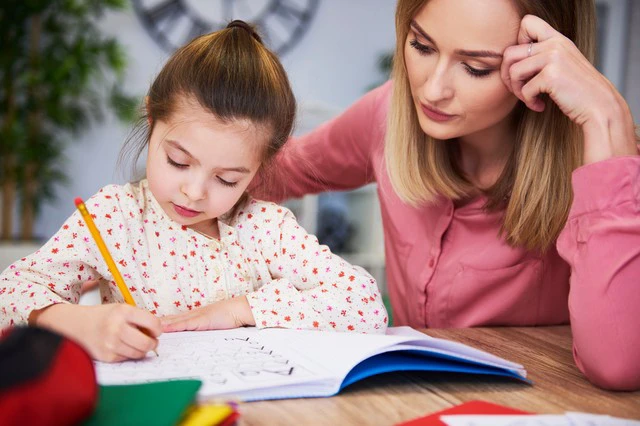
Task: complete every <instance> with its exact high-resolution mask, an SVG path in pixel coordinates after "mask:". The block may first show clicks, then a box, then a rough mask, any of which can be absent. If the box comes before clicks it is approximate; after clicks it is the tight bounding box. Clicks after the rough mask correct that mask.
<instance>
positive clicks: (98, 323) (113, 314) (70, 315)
mask: <svg viewBox="0 0 640 426" xmlns="http://www.w3.org/2000/svg"><path fill="white" fill-rule="evenodd" d="M29 322H30V323H31V324H35V325H38V326H42V327H47V328H50V329H53V330H55V331H57V332H59V333H61V334H64V335H66V336H68V337H70V338H72V339H74V340H76V341H78V342H79V343H80V344H82V346H84V348H85V349H86V350H87V351H88V352H89V354H90V355H91V356H92V358H94V359H96V360H98V361H104V362H118V361H124V360H126V359H140V358H144V357H145V356H146V354H147V352H149V351H151V350H154V349H155V348H156V347H157V346H158V340H157V337H158V336H159V335H160V334H162V329H161V326H160V319H159V318H157V317H155V316H154V315H152V314H151V313H149V312H147V311H145V310H143V309H140V308H137V307H134V306H129V305H127V304H124V303H112V304H107V305H98V306H80V305H70V304H63V303H58V304H55V305H51V306H48V307H46V308H44V309H40V310H38V311H34V312H33V313H32V315H31V317H30V321H29ZM141 328H143V329H145V330H147V331H148V333H149V334H150V335H146V334H145V333H143V332H142V331H141Z"/></svg>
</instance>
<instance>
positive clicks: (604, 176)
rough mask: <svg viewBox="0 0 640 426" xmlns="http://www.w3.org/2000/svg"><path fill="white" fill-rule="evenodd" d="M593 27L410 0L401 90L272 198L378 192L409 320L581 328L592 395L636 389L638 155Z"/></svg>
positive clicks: (349, 123)
mask: <svg viewBox="0 0 640 426" xmlns="http://www.w3.org/2000/svg"><path fill="white" fill-rule="evenodd" d="M594 14H595V11H594V4H593V1H592V0H571V1H562V2H558V1H556V0H535V1H534V0H483V1H479V0H455V1H452V0H431V1H424V0H399V1H398V5H397V11H396V31H397V45H396V52H395V58H396V60H395V63H394V70H393V77H394V78H393V81H391V82H388V83H387V84H385V85H383V86H382V87H380V88H378V89H376V90H374V91H372V92H371V93H369V94H367V95H366V96H364V97H363V98H362V99H361V100H359V101H358V102H357V103H356V104H354V105H353V106H352V107H351V108H349V109H348V110H347V111H346V112H345V113H343V114H342V115H341V116H339V117H338V118H336V119H335V120H333V121H331V122H329V123H327V124H325V125H323V126H321V127H320V128H318V129H317V130H316V131H314V132H312V133H311V134H309V135H306V136H304V137H302V138H300V139H298V140H295V141H294V142H293V143H292V144H291V145H290V147H289V149H288V150H287V151H286V152H285V153H284V155H283V156H282V157H281V158H280V160H279V161H280V163H279V166H280V167H281V170H282V171H283V173H282V178H281V179H280V182H279V184H281V185H282V188H283V190H284V192H281V191H280V189H279V188H276V187H275V186H273V187H270V190H269V192H270V193H269V196H270V198H273V199H275V198H279V197H298V196H302V195H304V194H306V193H315V192H320V191H325V190H342V189H351V188H356V187H359V186H361V185H364V184H366V183H369V182H373V181H375V182H377V184H378V195H379V198H380V204H381V209H382V217H383V225H384V235H385V245H386V247H385V253H386V262H387V278H388V288H389V294H390V297H391V302H392V306H393V313H394V320H395V322H396V324H398V325H411V326H413V327H470V326H483V325H484V326H490V325H508V326H533V325H552V324H566V323H569V322H570V323H571V327H572V331H573V338H574V354H575V361H576V364H577V365H578V367H579V368H580V369H581V370H582V371H583V373H584V374H585V375H586V377H587V378H588V379H589V380H590V381H592V382H593V383H594V384H596V385H598V386H601V387H604V388H609V389H619V390H625V389H626V390H628V389H638V388H640V362H639V361H640V332H638V330H640V315H637V314H636V312H637V310H638V308H640V288H639V285H638V283H639V281H640V214H639V209H640V186H639V185H640V183H639V182H640V156H638V151H637V146H636V135H635V130H634V124H633V119H632V116H631V113H630V111H629V108H628V106H627V104H626V102H625V101H624V99H623V98H622V97H621V95H620V94H619V93H618V92H617V91H616V90H615V88H614V87H613V85H612V84H611V83H610V82H609V81H607V79H606V78H605V77H603V76H602V75H601V74H600V73H599V72H598V71H596V69H595V68H594V67H593V66H592V65H591V63H590V60H591V59H592V58H593V51H594V34H595V24H594V20H595V17H594ZM262 195H264V194H262Z"/></svg>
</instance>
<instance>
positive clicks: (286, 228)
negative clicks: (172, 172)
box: [0, 180, 387, 332]
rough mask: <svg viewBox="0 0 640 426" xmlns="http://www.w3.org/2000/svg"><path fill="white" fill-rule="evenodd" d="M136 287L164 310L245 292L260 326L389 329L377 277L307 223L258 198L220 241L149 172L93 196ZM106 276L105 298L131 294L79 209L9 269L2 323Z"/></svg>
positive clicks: (157, 310)
mask: <svg viewBox="0 0 640 426" xmlns="http://www.w3.org/2000/svg"><path fill="white" fill-rule="evenodd" d="M85 204H86V205H87V208H88V210H89V212H90V213H91V215H92V217H93V219H94V221H95V223H96V226H97V227H98V229H99V230H100V233H101V235H102V238H103V239H104V241H105V243H106V245H107V247H108V249H109V251H110V252H111V255H112V256H113V258H114V261H115V262H116V264H117V266H118V268H119V270H120V273H121V274H122V276H123V277H124V280H125V282H126V283H127V285H128V286H129V290H130V292H131V295H132V296H133V298H134V299H135V301H136V304H137V305H138V306H140V307H143V308H145V309H148V310H149V311H150V312H151V313H153V314H155V315H158V316H164V315H170V314H176V313H179V312H183V311H186V310H190V309H195V308H198V307H200V306H204V305H206V304H209V303H213V302H215V301H218V300H223V299H227V298H230V297H237V296H240V295H246V296H247V299H248V301H249V305H250V306H251V311H252V313H253V316H254V317H255V320H256V325H257V326H258V327H261V328H263V327H286V328H296V329H320V330H338V331H356V332H384V330H385V329H386V327H387V313H386V311H385V308H384V305H383V304H382V300H381V297H380V293H379V291H378V288H377V285H376V282H375V280H374V279H373V278H372V277H371V276H370V275H369V274H368V273H366V272H365V270H364V269H362V268H360V267H356V266H352V265H350V264H348V263H347V262H346V261H344V260H343V259H341V258H340V257H338V256H336V255H334V254H332V253H331V251H330V250H329V248H328V247H326V246H322V245H320V244H319V243H318V240H317V239H316V238H315V237H314V236H312V235H309V234H307V232H305V230H304V229H303V228H301V227H300V226H299V225H298V223H297V221H296V219H295V217H294V215H293V214H292V213H291V212H290V211H289V210H288V209H286V208H284V207H281V206H278V205H276V204H273V203H270V202H265V201H258V200H254V199H249V200H248V201H247V202H246V203H245V204H244V205H243V206H242V207H241V208H239V209H238V210H237V213H236V214H235V215H234V216H233V217H231V218H229V219H228V220H222V219H219V221H218V223H219V228H220V240H214V239H210V238H208V237H206V236H204V235H202V234H199V233H197V232H195V231H193V230H192V229H190V228H187V227H184V226H181V225H179V224H177V223H176V222H174V221H173V220H172V219H170V218H169V217H168V216H167V215H166V213H165V212H164V211H163V210H162V208H161V207H160V205H159V204H158V202H157V201H156V200H155V198H154V197H153V195H152V194H151V191H150V190H149V188H148V185H147V182H146V180H143V181H141V182H138V183H135V184H127V185H124V186H119V185H109V186H106V187H104V188H103V189H101V190H100V192H98V193H97V194H96V195H94V196H93V197H91V198H90V199H89V200H88V201H87V202H86V203H85ZM96 278H102V279H103V281H101V285H100V295H101V299H102V302H103V303H112V302H123V298H122V295H121V294H120V292H119V291H118V288H117V286H116V284H115V282H114V281H113V277H112V275H111V273H110V272H109V269H108V268H107V266H106V263H105V262H104V260H103V258H102V256H101V255H100V252H99V250H98V247H97V246H96V244H95V242H94V241H93V239H92V237H91V235H90V233H89V231H88V229H87V227H86V226H85V223H84V221H83V219H82V217H81V216H80V214H79V213H78V212H75V213H74V214H73V215H72V216H71V217H70V218H69V219H67V221H66V222H65V223H64V225H63V226H62V228H61V229H60V230H59V231H58V232H57V233H56V234H55V235H54V236H53V237H52V238H51V239H50V240H49V241H48V242H47V243H46V244H45V245H44V246H43V247H42V248H41V249H40V250H38V251H37V252H35V253H34V254H32V255H30V256H28V257H26V258H23V259H21V260H19V261H17V262H15V263H14V264H12V265H11V266H10V267H9V268H7V269H6V270H5V271H4V272H3V273H2V274H1V275H0V313H1V317H0V327H5V326H10V325H13V324H21V323H26V321H27V319H28V317H29V314H30V313H31V311H33V310H35V309H41V308H43V307H46V306H48V305H51V304H52V303H66V302H67V303H77V302H78V300H79V298H80V288H81V285H82V283H83V282H84V281H87V280H90V279H96Z"/></svg>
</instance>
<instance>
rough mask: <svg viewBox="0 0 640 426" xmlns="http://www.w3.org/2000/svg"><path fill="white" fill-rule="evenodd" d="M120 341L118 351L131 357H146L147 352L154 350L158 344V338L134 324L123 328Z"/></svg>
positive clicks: (119, 353)
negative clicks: (150, 335)
mask: <svg viewBox="0 0 640 426" xmlns="http://www.w3.org/2000/svg"><path fill="white" fill-rule="evenodd" d="M119 343H120V344H119V345H118V349H117V350H116V353H117V354H118V355H121V356H126V357H127V358H130V359H138V358H144V356H145V355H146V354H147V352H149V351H151V350H154V349H155V348H156V346H157V345H158V341H157V340H156V339H154V338H151V337H149V336H147V335H146V334H144V333H143V332H142V331H141V330H139V329H138V328H137V327H135V326H133V325H132V326H129V327H124V328H123V329H122V331H121V333H120V342H119Z"/></svg>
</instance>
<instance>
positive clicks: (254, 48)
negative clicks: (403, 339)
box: [0, 21, 387, 361]
mask: <svg viewBox="0 0 640 426" xmlns="http://www.w3.org/2000/svg"><path fill="white" fill-rule="evenodd" d="M295 107H296V105H295V100H294V97H293V93H292V91H291V88H290V86H289V82H288V79H287V76H286V74H285V71H284V69H283V68H282V66H281V64H280V63H279V61H278V59H277V58H276V57H275V55H274V54H273V53H271V52H270V51H269V50H268V49H267V48H266V47H265V46H264V45H263V44H262V42H261V40H260V37H259V36H258V35H257V34H256V33H255V32H254V30H253V29H252V28H251V27H250V26H249V25H248V24H246V23H244V22H242V21H234V22H232V23H230V24H229V26H228V27H227V28H226V29H224V30H222V31H219V32H216V33H212V34H209V35H205V36H202V37H199V38H197V39H195V40H193V41H192V42H191V43H189V44H188V45H186V46H184V47H183V48H181V49H180V50H178V51H177V52H176V53H175V54H174V55H173V56H172V57H171V58H170V59H169V61H168V62H167V64H166V65H165V66H164V68H163V69H162V71H161V72H160V74H159V75H158V77H157V78H156V79H155V81H154V83H153V84H152V86H151V89H150V90H149V94H148V98H147V116H146V118H147V120H146V121H143V122H146V123H148V128H147V132H146V133H147V134H146V137H145V139H144V140H143V141H142V144H141V145H140V146H139V147H138V150H137V151H138V154H139V153H140V152H141V151H142V150H143V149H144V148H145V147H146V148H147V150H148V153H147V171H146V179H145V180H142V181H140V182H137V183H131V184H127V185H124V186H116V185H111V186H107V187H105V188H103V189H102V190H101V191H100V192H99V193H98V194H96V195H94V196H93V197H92V198H91V199H90V200H88V201H87V203H86V205H87V207H88V209H89V211H90V212H91V213H92V215H93V216H94V221H95V222H96V225H97V227H98V228H99V229H100V230H101V233H102V236H103V238H104V239H105V242H106V244H107V246H108V248H109V251H110V252H111V254H112V255H113V257H114V260H115V261H116V263H117V264H118V268H119V269H120V272H121V273H122V276H123V277H124V279H125V281H126V282H127V285H128V286H129V290H130V292H131V294H132V296H133V298H134V299H135V301H136V304H137V306H138V307H132V306H128V305H126V304H123V303H112V302H122V296H121V295H120V294H119V292H118V289H117V287H116V286H115V283H114V282H113V280H112V276H111V274H110V273H109V270H108V269H107V267H106V265H105V263H104V261H103V260H102V257H101V256H100V253H99V251H98V248H97V246H96V245H95V244H94V243H93V240H92V239H91V236H90V234H89V232H88V230H87V228H86V227H85V226H84V223H83V220H82V218H81V217H80V216H79V214H78V213H77V212H76V213H74V214H73V215H72V216H71V217H70V218H69V219H68V220H67V221H66V223H65V224H64V225H63V226H62V228H61V229H60V230H59V231H58V233H56V235H54V236H53V237H52V238H51V240H49V241H48V242H47V243H46V244H45V245H44V246H43V247H42V248H41V249H40V250H39V251H37V252H36V253H34V254H33V255H31V256H28V257H27V258H24V259H22V260H20V261H18V262H16V263H14V264H13V265H11V266H10V267H9V268H8V269H7V270H5V271H4V272H3V274H2V275H0V294H2V297H1V298H0V310H1V312H2V319H1V324H0V325H2V326H7V325H13V324H19V323H26V322H28V323H30V324H35V325H39V326H44V327H49V328H52V329H54V330H56V331H58V332H60V333H63V334H66V335H68V336H70V337H72V338H75V339H76V340H77V341H79V342H80V343H82V344H83V345H84V346H85V347H86V348H87V349H88V351H89V352H90V353H91V355H92V356H93V357H94V358H95V359H98V360H102V361H119V360H124V359H127V358H141V357H144V356H145V354H146V353H147V352H148V351H149V350H151V349H154V348H155V346H156V345H157V340H156V339H155V337H157V336H158V335H160V334H161V333H162V331H176V330H205V329H222V328H233V327H241V326H254V325H255V326H257V327H287V328H300V329H302V328H305V329H320V330H340V331H357V332H383V331H384V330H385V328H386V322H387V317H386V311H385V309H384V306H383V304H382V303H381V299H380V294H379V292H378V289H377V285H376V283H375V281H374V280H373V279H372V278H371V276H370V275H368V274H367V273H366V272H365V271H364V270H362V269H361V268H357V267H354V266H351V265H349V264H347V263H346V262H345V261H343V260H342V259H340V258H338V257H337V256H335V255H333V254H332V253H331V252H330V251H329V250H328V249H327V248H326V247H324V246H320V245H319V244H318V241H317V239H316V238H315V237H313V236H310V235H308V234H307V233H306V232H305V231H304V230H303V229H302V228H300V226H298V224H297V223H296V220H295V218H294V216H293V215H292V214H291V212H289V211H288V210H287V209H285V208H283V207H280V206H277V205H275V204H272V203H268V202H262V201H257V200H254V199H251V198H249V197H248V196H245V189H246V188H247V186H248V185H249V183H250V182H251V180H252V179H253V177H254V176H255V175H256V174H257V173H258V172H259V171H263V170H264V168H265V166H266V165H267V163H268V160H269V159H271V158H272V157H273V156H274V154H275V153H276V152H278V150H280V148H281V147H282V146H283V144H284V143H285V142H286V140H287V138H288V137H289V135H290V132H291V129H292V126H293V120H294V116H295ZM100 277H101V278H103V279H104V280H106V281H102V284H101V287H100V293H101V298H102V302H103V303H104V304H103V305H100V306H79V305H76V304H75V303H77V302H78V299H79V296H80V289H81V284H82V282H84V281H87V280H90V279H96V278H100ZM140 328H146V329H148V330H149V331H150V334H151V335H152V336H147V335H145V334H143V333H142V332H141V331H140V330H139V329H140Z"/></svg>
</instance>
